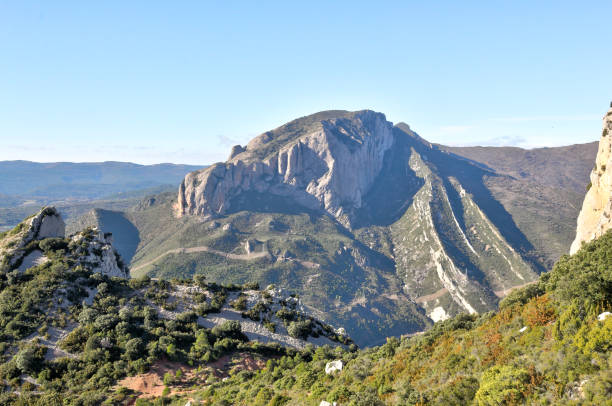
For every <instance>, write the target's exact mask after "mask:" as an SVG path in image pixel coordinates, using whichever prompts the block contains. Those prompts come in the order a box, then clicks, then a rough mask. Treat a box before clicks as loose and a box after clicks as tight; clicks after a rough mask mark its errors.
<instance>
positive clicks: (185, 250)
mask: <svg viewBox="0 0 612 406" xmlns="http://www.w3.org/2000/svg"><path fill="white" fill-rule="evenodd" d="M195 252H210V253H212V254H216V255H221V256H222V257H225V258H227V259H238V260H242V261H247V260H251V259H257V258H263V257H267V256H270V254H269V253H268V252H267V251H262V252H252V253H250V254H230V253H227V252H223V251H219V250H216V249H213V248H210V247H207V246H200V247H191V248H183V247H180V248H175V249H172V250H168V251H166V252H164V253H163V254H161V255H159V256H157V257H156V258H154V259H152V260H151V261H148V262H145V263H144V264H140V265H138V266H135V267H133V268H130V271H132V272H133V271H137V270H139V269H142V268H145V267H147V266H149V265H153V264H154V263H156V262H157V261H159V260H160V259H162V258H164V257H165V256H167V255H170V254H192V253H195Z"/></svg>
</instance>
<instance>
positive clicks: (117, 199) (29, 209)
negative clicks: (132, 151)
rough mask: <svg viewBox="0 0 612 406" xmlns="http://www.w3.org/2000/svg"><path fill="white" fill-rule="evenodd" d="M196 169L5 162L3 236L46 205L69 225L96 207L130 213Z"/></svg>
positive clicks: (1, 172)
mask: <svg viewBox="0 0 612 406" xmlns="http://www.w3.org/2000/svg"><path fill="white" fill-rule="evenodd" d="M199 168H200V167H199V166H193V165H174V164H158V165H138V164H133V163H129V162H99V163H70V162H55V163H39V162H29V161H1V162H0V231H3V230H7V229H9V228H12V227H14V226H15V225H17V223H19V222H20V221H21V219H23V218H24V217H26V216H29V215H31V214H33V213H35V212H37V211H38V210H39V209H40V207H41V206H44V205H49V204H52V205H54V206H56V207H57V208H58V209H59V210H60V212H61V213H62V215H63V216H64V218H66V219H67V220H68V221H71V220H73V219H75V218H76V217H79V216H81V215H83V214H84V213H86V212H87V211H89V210H91V209H92V208H96V207H98V208H105V209H112V210H125V209H127V208H129V207H131V206H133V205H134V204H136V203H137V202H138V200H139V199H141V198H143V197H144V196H146V195H149V194H157V193H162V192H164V191H167V190H173V189H175V188H176V185H177V184H178V183H179V182H180V181H181V179H183V177H184V176H185V174H187V173H188V172H191V171H193V170H196V169H199Z"/></svg>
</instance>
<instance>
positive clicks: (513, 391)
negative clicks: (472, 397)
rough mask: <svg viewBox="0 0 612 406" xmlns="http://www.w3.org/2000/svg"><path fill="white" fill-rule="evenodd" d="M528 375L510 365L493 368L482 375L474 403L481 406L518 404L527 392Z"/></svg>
mask: <svg viewBox="0 0 612 406" xmlns="http://www.w3.org/2000/svg"><path fill="white" fill-rule="evenodd" d="M528 380H529V373H528V372H527V370H525V369H522V368H515V367H513V366H510V365H503V366H494V367H492V368H490V369H488V370H487V371H485V373H484V374H483V375H482V379H481V381H480V388H479V389H478V391H477V392H476V401H477V402H478V404H479V405H481V406H489V405H491V406H497V405H502V404H508V403H511V404H518V403H520V402H521V401H522V400H523V394H524V393H526V391H527V382H528Z"/></svg>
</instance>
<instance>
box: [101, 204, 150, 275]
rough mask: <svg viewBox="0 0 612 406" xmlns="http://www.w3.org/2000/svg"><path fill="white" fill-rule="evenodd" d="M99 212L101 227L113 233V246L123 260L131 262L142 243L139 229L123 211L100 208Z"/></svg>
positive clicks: (106, 231)
mask: <svg viewBox="0 0 612 406" xmlns="http://www.w3.org/2000/svg"><path fill="white" fill-rule="evenodd" d="M97 213H98V219H99V220H98V221H99V225H100V229H101V230H102V231H103V232H105V233H109V232H110V233H112V234H113V247H115V249H116V250H117V252H118V253H119V255H121V259H122V260H123V262H125V263H126V264H129V263H130V261H131V260H132V258H133V257H134V254H135V253H136V249H137V248H138V244H139V243H140V234H139V232H138V229H137V228H136V227H135V226H134V224H132V222H131V221H130V220H128V219H127V218H126V217H125V215H124V214H123V213H121V212H118V211H112V210H103V209H98V210H97Z"/></svg>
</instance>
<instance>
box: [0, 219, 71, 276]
mask: <svg viewBox="0 0 612 406" xmlns="http://www.w3.org/2000/svg"><path fill="white" fill-rule="evenodd" d="M65 232H66V225H65V224H64V220H62V217H61V216H60V214H59V212H58V211H57V210H56V209H55V207H44V208H43V209H42V210H41V211H39V212H38V213H36V214H34V215H33V216H31V217H29V218H27V219H25V220H24V221H23V222H22V223H20V224H19V225H18V226H17V227H15V229H13V230H12V231H10V232H9V233H7V235H6V236H5V238H4V239H3V240H2V241H1V242H0V257H1V258H2V259H3V261H5V262H6V263H7V265H8V266H10V267H12V266H13V265H15V264H20V263H21V262H22V261H23V259H24V257H25V256H26V255H27V254H29V252H26V250H25V247H26V246H27V245H28V244H29V243H31V242H32V241H35V240H42V239H45V238H51V237H64V235H65Z"/></svg>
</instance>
